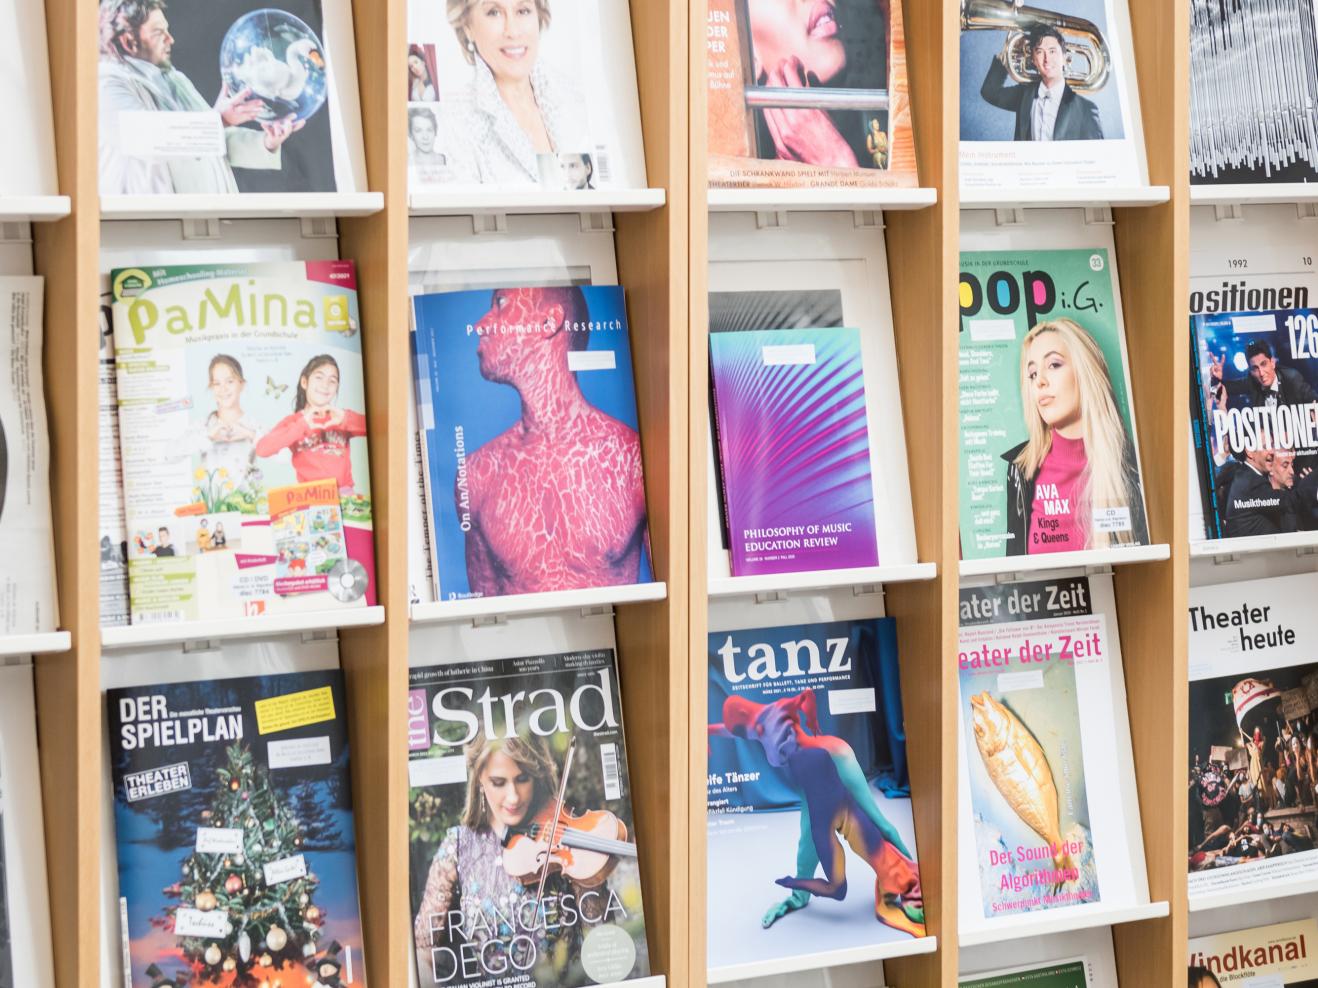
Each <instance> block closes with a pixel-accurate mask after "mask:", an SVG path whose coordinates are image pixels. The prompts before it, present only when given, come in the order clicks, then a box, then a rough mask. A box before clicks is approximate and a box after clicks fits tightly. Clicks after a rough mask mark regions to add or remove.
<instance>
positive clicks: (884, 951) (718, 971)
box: [706, 937, 938, 985]
mask: <svg viewBox="0 0 1318 988" xmlns="http://www.w3.org/2000/svg"><path fill="white" fill-rule="evenodd" d="M937 949H938V938H937V937H924V938H922V939H919V940H916V939H903V940H896V941H893V942H892V943H876V944H874V945H873V946H872V947H854V948H852V949H850V950H827V951H822V952H820V953H817V954H798V955H796V956H795V957H780V958H775V959H773V960H767V961H757V962H755V963H753V964H733V965H731V966H729V967H715V968H710V969H709V975H708V978H707V979H706V982H707V983H708V984H711V985H718V984H724V983H725V982H728V981H744V980H749V979H751V978H764V977H769V976H771V975H776V974H799V973H801V972H803V971H822V970H824V969H826V968H830V967H842V966H844V965H847V964H865V963H867V962H868V963H872V962H874V961H887V960H893V959H895V958H898V957H918V956H920V955H922V954H932V953H934V952H935V951H936V950H937Z"/></svg>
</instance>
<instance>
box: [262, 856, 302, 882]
mask: <svg viewBox="0 0 1318 988" xmlns="http://www.w3.org/2000/svg"><path fill="white" fill-rule="evenodd" d="M262 870H263V871H264V872H265V883H266V885H280V884H282V883H284V882H291V881H292V880H293V879H295V878H306V877H307V859H306V858H304V857H303V856H302V855H300V854H295V855H293V856H292V857H291V858H281V859H280V860H279V861H270V862H267V864H266V865H265V867H264V868H263V869H262Z"/></svg>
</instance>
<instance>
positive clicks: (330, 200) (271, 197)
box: [101, 192, 384, 220]
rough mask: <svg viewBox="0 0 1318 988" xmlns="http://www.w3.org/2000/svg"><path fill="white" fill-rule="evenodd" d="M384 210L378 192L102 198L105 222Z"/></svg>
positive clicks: (356, 213)
mask: <svg viewBox="0 0 1318 988" xmlns="http://www.w3.org/2000/svg"><path fill="white" fill-rule="evenodd" d="M382 209H384V195H383V194H381V193H379V192H323V193H322V192H294V193H283V192H244V193H239V194H236V195H218V196H205V195H172V196H102V197H101V219H103V220H168V219H185V220H186V219H226V220H239V219H262V218H265V217H277V216H293V217H302V218H311V217H319V216H369V215H370V214H372V213H378V212H379V211H380V210H382Z"/></svg>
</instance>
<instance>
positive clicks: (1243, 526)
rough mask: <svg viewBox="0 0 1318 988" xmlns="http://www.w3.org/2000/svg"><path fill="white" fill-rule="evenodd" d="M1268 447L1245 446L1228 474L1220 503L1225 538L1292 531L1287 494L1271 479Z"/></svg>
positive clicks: (1293, 523)
mask: <svg viewBox="0 0 1318 988" xmlns="http://www.w3.org/2000/svg"><path fill="white" fill-rule="evenodd" d="M1271 471H1272V451H1271V450H1247V451H1246V452H1245V454H1244V458H1243V460H1242V461H1241V462H1240V465H1239V466H1238V467H1237V468H1236V469H1235V471H1234V472H1233V473H1232V476H1231V482H1230V487H1229V489H1228V491H1227V496H1226V503H1225V504H1223V505H1221V506H1219V508H1218V516H1219V517H1220V518H1221V519H1222V534H1223V535H1225V536H1226V537H1227V538H1240V537H1243V536H1247V535H1278V534H1280V533H1282V532H1293V531H1295V521H1296V519H1295V515H1294V513H1293V511H1288V510H1287V508H1288V507H1289V498H1288V496H1284V495H1283V494H1282V493H1281V492H1280V491H1278V490H1276V489H1275V488H1274V487H1273V486H1272V483H1271V480H1270V474H1271Z"/></svg>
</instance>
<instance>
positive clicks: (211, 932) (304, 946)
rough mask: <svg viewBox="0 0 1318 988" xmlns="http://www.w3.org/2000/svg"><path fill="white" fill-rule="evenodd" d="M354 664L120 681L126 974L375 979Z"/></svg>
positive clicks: (187, 978) (198, 985)
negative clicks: (349, 702)
mask: <svg viewBox="0 0 1318 988" xmlns="http://www.w3.org/2000/svg"><path fill="white" fill-rule="evenodd" d="M344 703H345V700H344V692H343V674H342V673H341V672H340V671H339V670H337V669H335V670H328V671H323V672H305V673H290V674H286V675H274V676H259V677H248V678H240V679H221V680H212V681H209V682H194V683H173V684H161V685H152V686H136V687H127V688H121V689H111V690H107V691H106V716H107V721H108V724H109V732H110V770H111V784H112V786H113V789H114V822H115V837H116V842H117V845H118V864H119V895H120V903H119V914H120V919H121V924H122V926H121V930H120V934H121V937H122V939H123V943H124V964H125V971H124V975H125V977H124V984H125V985H126V986H131V988H153V986H156V985H158V984H160V983H161V981H162V979H163V980H166V981H168V980H169V979H173V981H171V982H170V983H173V984H177V985H179V986H180V988H181V986H189V988H218V986H221V985H224V986H229V985H234V986H241V988H256V986H258V985H262V984H268V983H271V982H272V981H275V980H280V979H282V980H283V981H284V982H285V983H286V984H291V983H297V984H302V983H304V981H305V982H306V983H309V984H318V985H324V986H328V988H338V986H349V985H352V986H364V985H365V984H366V967H365V965H364V963H363V958H362V930H361V918H360V914H359V909H358V901H357V862H356V849H355V844H354V833H353V810H352V790H351V783H350V779H349V761H348V728H347V722H346V720H345V706H344Z"/></svg>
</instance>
